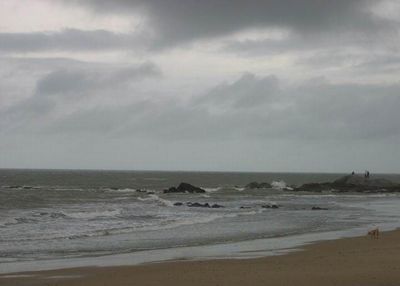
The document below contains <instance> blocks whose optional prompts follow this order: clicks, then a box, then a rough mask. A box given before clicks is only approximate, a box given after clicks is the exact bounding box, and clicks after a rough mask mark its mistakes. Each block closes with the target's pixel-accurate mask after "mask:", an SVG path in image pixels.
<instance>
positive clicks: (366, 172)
mask: <svg viewBox="0 0 400 286" xmlns="http://www.w3.org/2000/svg"><path fill="white" fill-rule="evenodd" d="M364 177H365V178H366V179H368V178H369V171H365V174H364Z"/></svg>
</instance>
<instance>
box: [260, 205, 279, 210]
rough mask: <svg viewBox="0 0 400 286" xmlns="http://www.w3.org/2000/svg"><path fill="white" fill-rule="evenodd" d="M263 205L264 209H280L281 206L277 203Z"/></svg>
mask: <svg viewBox="0 0 400 286" xmlns="http://www.w3.org/2000/svg"><path fill="white" fill-rule="evenodd" d="M261 207H262V208H264V209H278V208H279V206H278V205H277V204H271V205H262V206H261Z"/></svg>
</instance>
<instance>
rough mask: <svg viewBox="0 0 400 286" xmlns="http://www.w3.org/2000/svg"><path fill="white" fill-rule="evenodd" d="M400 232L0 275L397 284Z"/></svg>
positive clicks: (29, 281)
mask: <svg viewBox="0 0 400 286" xmlns="http://www.w3.org/2000/svg"><path fill="white" fill-rule="evenodd" d="M399 282H400V230H396V231H390V232H385V233H382V234H381V237H380V238H379V239H371V238H370V237H368V236H362V237H355V238H344V239H339V240H333V241H324V242H319V243H315V244H312V245H309V246H306V247H304V248H303V250H302V251H298V252H292V253H290V254H286V255H282V256H271V257H265V258H259V259H247V260H235V259H232V260H211V261H176V262H165V263H155V264H148V265H140V266H123V267H93V268H73V269H60V270H52V271H40V272H29V273H28V272H26V273H18V274H15V273H13V274H8V275H7V274H3V275H0V284H1V285H3V286H16V285H59V286H61V285H70V286H75V285H76V286H77V285H85V286H91V285H93V286H98V285H167V286H168V285H174V286H179V285H297V286H302V285H307V286H312V285H325V286H329V285H341V286H346V285H349V286H350V285H351V286H356V285H363V286H367V285H374V286H377V285H385V286H390V285H396V286H397V285H399Z"/></svg>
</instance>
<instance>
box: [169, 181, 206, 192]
mask: <svg viewBox="0 0 400 286" xmlns="http://www.w3.org/2000/svg"><path fill="white" fill-rule="evenodd" d="M205 192H206V191H205V190H203V189H202V188H199V187H196V186H193V185H191V184H188V183H180V184H179V186H178V187H171V188H169V189H166V190H164V194H168V193H205Z"/></svg>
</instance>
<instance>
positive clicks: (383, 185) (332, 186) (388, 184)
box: [294, 175, 400, 193]
mask: <svg viewBox="0 0 400 286" xmlns="http://www.w3.org/2000/svg"><path fill="white" fill-rule="evenodd" d="M329 190H333V191H336V192H366V193H368V192H400V184H397V183H394V182H392V181H390V180H387V179H384V178H374V179H372V178H366V177H364V176H360V175H348V176H344V177H341V178H339V179H337V180H335V181H333V182H325V183H308V184H304V185H302V186H300V187H298V188H295V189H294V191H306V192H322V191H329Z"/></svg>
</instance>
